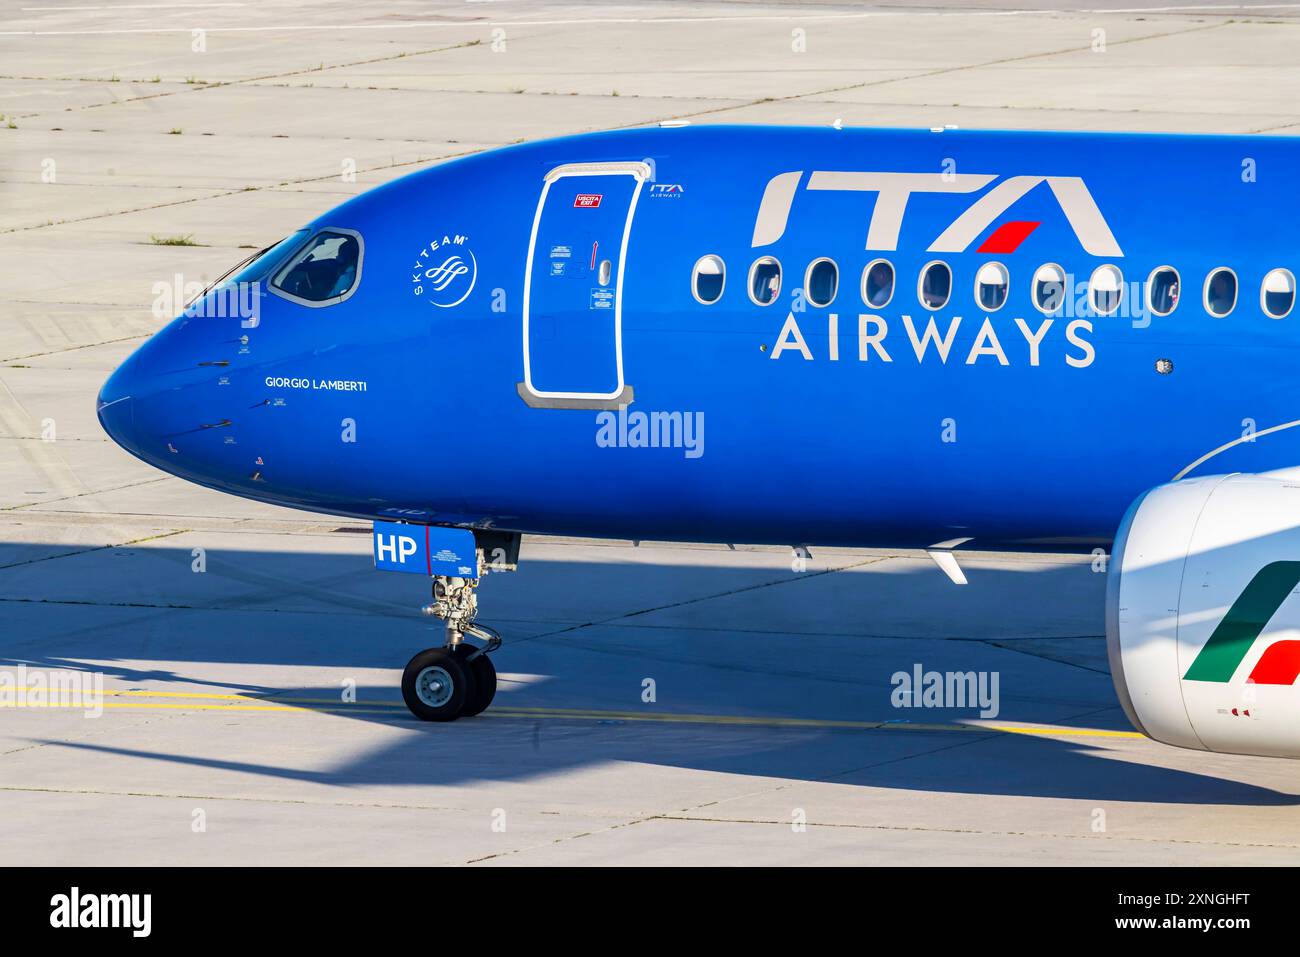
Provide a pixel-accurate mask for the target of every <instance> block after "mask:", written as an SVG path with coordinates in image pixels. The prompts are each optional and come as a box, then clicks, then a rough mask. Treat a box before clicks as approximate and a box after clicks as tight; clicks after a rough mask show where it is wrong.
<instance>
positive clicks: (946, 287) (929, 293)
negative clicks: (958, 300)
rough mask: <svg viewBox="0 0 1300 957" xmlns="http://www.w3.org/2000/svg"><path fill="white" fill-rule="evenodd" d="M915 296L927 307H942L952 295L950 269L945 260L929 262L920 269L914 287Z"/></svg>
mask: <svg viewBox="0 0 1300 957" xmlns="http://www.w3.org/2000/svg"><path fill="white" fill-rule="evenodd" d="M916 295H917V298H918V299H920V300H921V305H923V306H925V308H927V309H942V308H943V307H944V306H946V305H948V297H949V296H951V295H952V270H951V269H949V268H948V264H947V263H945V262H939V261H938V260H936V261H935V262H932V263H929V264H927V265H926V267H925V268H924V269H922V270H921V281H920V282H919V283H917V287H916Z"/></svg>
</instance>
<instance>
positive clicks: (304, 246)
mask: <svg viewBox="0 0 1300 957" xmlns="http://www.w3.org/2000/svg"><path fill="white" fill-rule="evenodd" d="M323 233H333V234H335V235H341V236H351V237H352V238H353V239H355V240H356V241H357V274H356V275H355V276H354V277H353V278H352V285H351V286H349V287H348V291H347V292H345V293H344V294H343V295H341V296H335V297H334V298H332V299H304V298H302V296H295V295H294V294H293V293H291V292H286V291H285V290H283V289H281V288H280V287H279V286H278V285H276V280H277V278H278V277H279V276H280V274H281V273H283V272H284V271H285V270H286V269H288V268H289V267H290V266H291V265H297V262H296V260H297V259H298V257H299V256H301V255H302V254H303V253H304V252H306V251H307V250H308V249H310V248H311V247H312V246H313V245H314V244H315V242H316V239H317V238H319V237H320V236H321V234H323ZM365 263H366V241H365V239H363V238H362V236H361V234H360V233H359V232H357V231H356V230H355V229H344V228H343V227H342V226H321V227H319V228H318V229H314V230H312V231H311V233H310V234H309V235H308V236H307V238H306V239H305V240H303V241H302V242H301V243H299V244H298V246H297V247H295V249H294V250H293V252H292V253H290V254H289V255H288V256H286V257H285V258H284V259H282V260H281V261H280V262H278V263H276V265H275V268H273V269H272V270H270V271H269V272H268V273H267V274H266V288H267V289H268V290H270V291H271V292H272V293H274V294H275V295H277V296H279V297H280V298H281V299H284V300H287V301H288V302H296V303H297V304H298V305H300V306H310V307H311V308H313V309H325V308H328V307H330V306H337V305H338V304H339V303H341V302H347V301H348V300H349V299H351V298H352V296H353V294H354V293H355V292H356V291H357V289H358V288H359V287H360V286H361V272H362V268H363V267H364V266H365Z"/></svg>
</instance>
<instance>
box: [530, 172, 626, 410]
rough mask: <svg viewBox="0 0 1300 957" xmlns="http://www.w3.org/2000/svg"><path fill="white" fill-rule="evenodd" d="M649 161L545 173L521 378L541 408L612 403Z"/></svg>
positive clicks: (621, 385) (622, 396)
mask: <svg viewBox="0 0 1300 957" xmlns="http://www.w3.org/2000/svg"><path fill="white" fill-rule="evenodd" d="M649 176H650V168H649V166H647V165H646V164H645V163H633V162H628V163H571V164H568V165H565V166H558V167H556V168H555V169H553V170H551V171H550V172H549V173H547V174H546V180H545V182H544V184H543V186H542V195H541V198H540V199H539V200H538V201H537V214H536V216H534V218H533V232H532V238H531V240H530V241H529V244H528V263H527V266H526V268H525V272H524V321H523V333H524V335H523V348H524V381H523V382H521V383H519V395H520V396H521V397H522V398H523V400H524V401H525V402H527V403H528V404H529V405H531V406H534V407H538V408H552V409H554V408H562V409H615V408H618V407H619V406H620V405H628V404H629V403H631V401H632V387H631V386H630V385H628V384H627V383H626V382H624V380H623V270H624V267H625V266H626V258H627V244H628V236H629V234H630V233H631V230H632V218H633V216H634V215H635V214H636V204H637V199H638V198H639V197H640V195H641V186H642V184H643V183H644V182H645V181H646V180H647V179H648V178H649Z"/></svg>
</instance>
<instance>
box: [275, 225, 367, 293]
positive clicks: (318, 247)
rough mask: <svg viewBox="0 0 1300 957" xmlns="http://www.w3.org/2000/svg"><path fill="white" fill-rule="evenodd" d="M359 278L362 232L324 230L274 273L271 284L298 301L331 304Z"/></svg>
mask: <svg viewBox="0 0 1300 957" xmlns="http://www.w3.org/2000/svg"><path fill="white" fill-rule="evenodd" d="M360 277H361V235H360V234H359V233H355V232H353V231H352V230H350V229H326V230H322V231H321V232H319V233H317V234H316V235H315V236H313V237H312V239H311V241H310V242H308V243H307V244H306V245H305V246H304V247H303V248H302V249H301V250H300V251H299V252H298V254H297V255H295V256H294V257H293V258H292V259H290V260H289V262H288V263H286V264H285V266H284V268H283V269H281V270H280V271H279V272H278V273H276V275H275V278H274V279H273V280H272V281H271V287H272V288H273V289H275V290H278V291H279V292H280V293H282V294H283V295H285V296H287V297H288V298H290V299H294V300H297V301H298V302H303V303H306V304H308V305H330V304H332V303H335V302H341V301H342V300H343V299H345V298H347V297H348V296H349V295H351V293H352V290H353V289H355V288H356V285H357V280H358V279H359V278H360Z"/></svg>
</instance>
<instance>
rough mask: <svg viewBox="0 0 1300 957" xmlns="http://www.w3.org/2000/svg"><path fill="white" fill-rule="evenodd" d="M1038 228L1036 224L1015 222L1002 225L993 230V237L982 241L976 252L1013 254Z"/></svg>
mask: <svg viewBox="0 0 1300 957" xmlns="http://www.w3.org/2000/svg"><path fill="white" fill-rule="evenodd" d="M1038 226H1039V224H1038V223H1030V222H1024V221H1017V222H1014V223H1003V224H1002V225H1001V226H999V227H998V228H997V229H995V230H993V235H992V236H990V237H989V238H988V239H986V240H984V245H982V246H981V247H980V248H979V249H977V250H976V252H981V253H1013V252H1015V251H1016V250H1017V249H1018V248H1019V247H1020V244H1021V243H1023V242H1024V241H1025V240H1026V239H1028V238H1029V234H1030V233H1032V232H1033V231H1034V230H1035V229H1037V228H1038Z"/></svg>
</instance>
